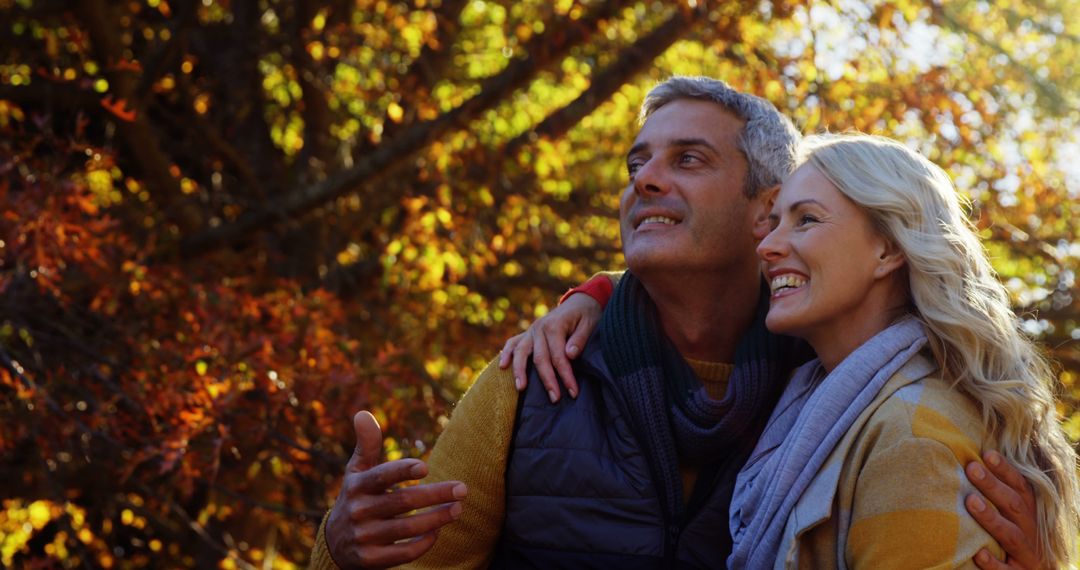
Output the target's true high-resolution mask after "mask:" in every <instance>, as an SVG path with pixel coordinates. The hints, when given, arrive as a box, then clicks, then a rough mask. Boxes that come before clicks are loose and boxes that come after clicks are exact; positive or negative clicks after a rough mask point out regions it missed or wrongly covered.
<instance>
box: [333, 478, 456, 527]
mask: <svg viewBox="0 0 1080 570" xmlns="http://www.w3.org/2000/svg"><path fill="white" fill-rule="evenodd" d="M467 493H468V488H467V487H466V486H465V484H464V483H462V482H460V481H443V482H441V483H428V484H426V485H414V486H412V487H404V488H401V489H395V490H394V491H392V492H390V493H383V494H381V495H371V496H368V497H364V498H363V499H361V500H358V501H356V504H355V505H354V507H353V509H354V510H353V512H352V513H351V515H352V516H353V519H354V520H357V521H361V520H372V519H391V518H394V517H398V516H401V515H404V514H405V513H409V512H412V511H415V510H418V509H426V508H428V507H434V506H436V505H442V504H445V503H453V502H456V501H460V500H462V499H464V498H465V495H466V494H467ZM413 534H414V535H416V534H420V533H419V532H415V533H413Z"/></svg>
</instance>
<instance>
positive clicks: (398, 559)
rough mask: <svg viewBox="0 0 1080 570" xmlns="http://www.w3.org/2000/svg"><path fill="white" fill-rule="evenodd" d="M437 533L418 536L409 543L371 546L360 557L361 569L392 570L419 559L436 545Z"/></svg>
mask: <svg viewBox="0 0 1080 570" xmlns="http://www.w3.org/2000/svg"><path fill="white" fill-rule="evenodd" d="M436 536H437V531H435V532H429V533H427V534H425V535H422V536H418V537H416V538H415V539H413V540H410V541H407V542H399V543H397V544H387V545H385V546H369V547H367V548H365V549H364V551H363V553H362V554H361V555H360V556H358V558H359V560H358V561H357V563H358V565H359V567H360V568H391V567H394V566H398V565H400V564H406V563H408V562H412V561H413V560H416V559H417V558H419V557H420V556H421V555H422V554H424V553H425V552H427V551H428V550H431V547H432V546H434V545H435V538H436Z"/></svg>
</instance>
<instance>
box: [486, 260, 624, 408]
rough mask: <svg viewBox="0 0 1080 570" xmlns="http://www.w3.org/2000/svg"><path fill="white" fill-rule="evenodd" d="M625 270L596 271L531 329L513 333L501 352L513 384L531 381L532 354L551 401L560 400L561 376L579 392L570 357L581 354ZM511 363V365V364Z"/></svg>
mask: <svg viewBox="0 0 1080 570" xmlns="http://www.w3.org/2000/svg"><path fill="white" fill-rule="evenodd" d="M621 277H622V272H615V273H597V274H596V275H593V276H592V277H591V278H589V280H588V281H586V282H585V283H584V284H582V285H579V286H578V287H574V288H573V289H570V290H569V291H567V292H566V294H565V295H563V297H562V299H561V300H560V301H559V306H558V307H555V308H554V309H552V310H551V312H549V313H548V314H547V315H544V316H543V317H541V318H539V319H537V321H536V322H534V323H533V324H532V325H531V326H529V328H528V330H526V331H525V332H523V333H521V334H519V335H516V336H513V337H511V338H510V339H509V340H507V341H506V344H505V345H504V346H503V349H502V352H501V353H500V355H499V368H503V369H506V368H507V367H511V369H512V370H513V374H514V385H515V386H516V387H517V389H518V390H524V389H525V386H526V384H527V382H528V376H526V368H527V365H528V363H529V356H530V355H531V356H532V361H533V366H534V367H535V368H536V373H537V375H538V376H540V382H541V383H542V384H543V385H544V388H545V389H546V390H547V393H548V398H549V399H550V400H551V401H552V403H554V402H557V401H559V398H560V396H561V394H562V389H561V388H560V386H559V381H558V380H557V379H556V376H557V377H558V378H559V379H561V380H562V382H563V384H564V385H565V386H566V391H567V392H569V394H570V397H571V398H576V397H577V393H578V385H577V379H576V378H575V377H574V371H573V369H572V368H571V366H570V361H571V360H573V359H575V358H577V356H578V355H579V354H581V350H582V349H583V348H584V347H585V342H586V341H588V340H589V335H591V334H592V332H593V331H594V330H595V329H596V326H597V325H598V324H599V323H600V314H601V313H603V311H604V305H606V304H607V301H608V299H610V298H611V293H612V291H613V289H614V285H615V284H616V283H618V281H619V278H621ZM511 363H512V366H511Z"/></svg>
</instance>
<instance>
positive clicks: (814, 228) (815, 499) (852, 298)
mask: <svg viewBox="0 0 1080 570" xmlns="http://www.w3.org/2000/svg"><path fill="white" fill-rule="evenodd" d="M799 164H800V165H801V166H799V168H798V169H796V171H795V172H794V173H793V174H792V175H791V176H790V177H789V178H788V179H787V180H786V181H785V182H784V184H783V186H782V188H781V190H780V192H779V194H778V196H777V199H776V204H775V207H774V209H773V213H772V215H771V219H772V221H773V224H774V226H773V227H774V229H773V230H772V232H771V233H770V234H769V235H768V236H767V237H765V239H764V240H763V241H762V242H761V244H760V246H759V248H758V253H759V255H760V257H761V259H762V270H763V272H764V274H765V276H766V279H767V281H768V282H769V285H770V289H771V298H770V310H769V315H768V318H767V321H766V322H767V325H768V327H769V329H770V330H771V331H772V332H774V333H780V334H787V335H793V336H799V337H801V338H804V339H806V340H807V341H808V342H809V343H810V345H811V346H812V347H813V348H814V349H815V351H816V352H817V354H818V357H819V358H818V359H817V360H815V361H812V362H810V363H808V364H807V365H804V366H803V367H801V368H800V369H799V370H798V371H797V372H796V373H795V374H794V376H793V378H792V380H791V382H790V384H789V386H788V388H787V389H786V391H785V393H784V395H783V396H782V398H781V401H780V403H779V404H778V405H777V408H776V410H775V412H774V413H773V415H772V417H771V419H770V421H769V425H768V426H767V427H766V429H765V432H764V434H763V435H762V437H761V439H760V440H759V442H758V445H757V447H756V448H755V451H754V453H753V454H752V455H751V458H750V460H749V461H748V462H747V464H746V466H744V468H743V470H742V471H741V472H740V475H739V480H738V483H737V486H736V490H735V496H734V498H733V500H732V507H731V520H730V523H731V531H732V536H733V537H734V540H735V547H734V551H733V553H732V555H731V558H730V559H729V566H730V567H736V568H741V567H749V568H761V567H771V566H773V565H774V563H775V565H777V566H781V565H787V566H801V567H827V566H835V567H841V566H867V567H868V566H874V567H879V566H880V565H881V563H883V562H888V561H891V562H893V563H896V562H898V561H900V562H901V563H902V564H903V565H905V566H912V565H920V564H927V565H930V564H935V563H944V564H946V565H953V564H962V563H964V561H966V560H970V556H971V555H972V554H973V553H974V552H975V551H976V550H978V549H979V548H981V547H983V546H994V545H993V544H992V542H991V541H990V540H989V537H988V536H987V535H986V534H985V533H984V531H982V530H981V529H979V528H978V527H977V526H976V525H975V524H974V523H973V522H972V521H971V520H970V519H967V517H965V516H960V514H959V513H960V512H962V507H958V505H960V504H961V502H962V500H963V494H964V491H963V489H962V487H963V484H964V481H963V475H962V470H963V465H964V464H965V463H967V462H968V461H971V460H974V459H976V458H977V457H978V452H979V450H980V449H982V448H991V447H992V448H997V449H1000V450H1001V453H1002V454H1003V455H1004V456H1005V457H1006V458H1007V459H1008V460H1009V461H1010V462H1012V463H1013V464H1014V465H1015V466H1016V468H1017V469H1019V470H1020V471H1021V472H1022V473H1023V475H1024V476H1025V478H1027V480H1028V481H1029V482H1030V483H1031V484H1032V485H1033V486H1034V489H1035V495H1036V501H1037V507H1038V509H1037V510H1038V517H1039V521H1038V522H1039V524H1038V528H1039V531H1038V532H1039V534H1038V547H1039V549H1040V551H1041V553H1042V556H1043V559H1044V561H1045V562H1046V563H1047V564H1048V565H1049V566H1051V567H1060V566H1064V565H1067V564H1068V563H1069V562H1070V561H1071V560H1072V557H1073V555H1074V553H1073V544H1074V540H1075V536H1076V532H1077V517H1076V513H1077V482H1076V474H1075V467H1076V458H1075V453H1074V452H1073V450H1072V448H1071V447H1070V445H1069V444H1068V442H1067V440H1066V438H1065V437H1064V434H1063V433H1062V431H1061V429H1060V427H1059V426H1058V424H1057V421H1056V417H1055V410H1054V404H1053V397H1052V393H1051V378H1052V376H1051V373H1050V369H1049V367H1048V365H1047V363H1046V361H1045V359H1044V358H1043V357H1042V356H1041V355H1040V353H1039V352H1038V351H1037V350H1036V348H1035V347H1034V345H1033V344H1032V343H1031V342H1030V341H1029V340H1028V339H1027V338H1026V337H1025V336H1024V335H1023V333H1022V332H1021V331H1020V329H1019V327H1018V320H1017V318H1016V317H1015V315H1014V314H1013V313H1012V311H1011V310H1010V308H1009V304H1008V296H1007V294H1006V292H1005V290H1004V288H1003V287H1002V286H1001V284H1000V283H999V282H998V281H997V280H996V278H995V276H994V273H993V270H992V269H991V267H990V265H989V263H988V261H987V258H986V254H985V252H984V251H983V249H982V247H981V246H980V244H979V242H978V238H977V237H976V235H975V233H974V232H973V231H972V229H971V227H970V224H969V223H968V221H967V220H966V218H965V217H964V215H963V212H962V210H961V207H960V203H959V200H958V198H957V195H956V192H955V190H954V189H953V187H952V184H951V182H950V181H949V178H948V176H947V175H946V174H945V173H944V172H943V171H942V170H941V169H940V168H938V167H937V166H935V165H933V164H932V163H930V162H929V161H927V160H926V159H925V158H922V157H921V156H919V155H918V154H916V153H914V152H912V151H910V150H908V149H907V148H905V147H904V146H902V145H900V144H898V143H896V142H894V141H891V140H888V139H884V138H880V137H871V136H866V135H828V136H818V137H810V138H808V139H807V140H806V141H805V142H804V147H803V149H802V156H801V158H800V160H799ZM586 320H588V319H586ZM581 334H582V331H580V330H579V331H577V332H576V333H575V336H577V337H578V338H580V336H581ZM586 334H587V333H586Z"/></svg>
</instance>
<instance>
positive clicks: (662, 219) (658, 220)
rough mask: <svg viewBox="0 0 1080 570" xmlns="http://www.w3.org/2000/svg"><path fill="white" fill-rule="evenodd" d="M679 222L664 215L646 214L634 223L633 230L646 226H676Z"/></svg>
mask: <svg viewBox="0 0 1080 570" xmlns="http://www.w3.org/2000/svg"><path fill="white" fill-rule="evenodd" d="M680 221H681V220H679V219H677V218H674V217H672V216H668V215H664V214H648V215H645V216H642V217H639V218H638V219H637V221H635V222H634V229H638V228H640V227H641V226H644V225H646V224H661V225H665V226H674V225H677V224H678V223H679V222H680Z"/></svg>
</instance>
